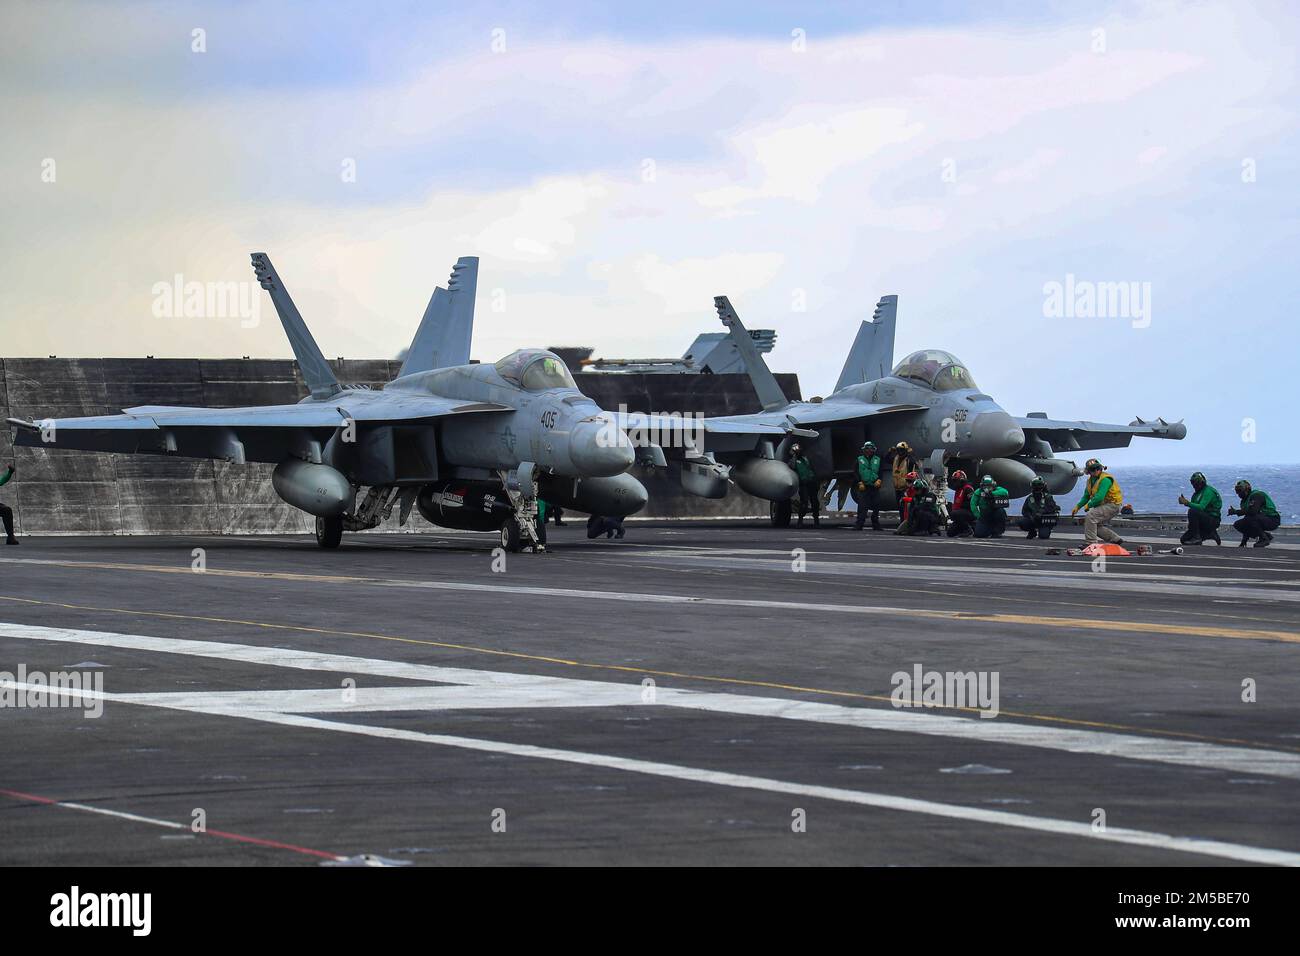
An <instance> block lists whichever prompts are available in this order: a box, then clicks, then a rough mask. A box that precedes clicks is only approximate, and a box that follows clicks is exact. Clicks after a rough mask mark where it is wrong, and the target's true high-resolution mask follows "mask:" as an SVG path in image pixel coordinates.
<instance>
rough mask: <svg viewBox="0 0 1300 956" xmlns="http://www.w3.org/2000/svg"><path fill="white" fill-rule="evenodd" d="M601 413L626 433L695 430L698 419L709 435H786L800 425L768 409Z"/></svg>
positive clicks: (662, 433)
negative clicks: (699, 415)
mask: <svg viewBox="0 0 1300 956" xmlns="http://www.w3.org/2000/svg"><path fill="white" fill-rule="evenodd" d="M601 416H602V417H604V418H608V419H612V420H613V421H614V422H615V423H616V424H617V425H618V427H619V428H621V429H623V430H624V431H625V432H629V433H638V434H655V435H667V434H671V433H674V432H679V431H681V430H683V429H687V430H691V429H695V428H697V427H698V426H697V424H696V423H697V422H702V427H703V430H704V432H705V433H706V434H716V435H786V434H788V433H789V431H790V428H792V427H796V426H794V425H793V423H791V422H788V421H787V420H786V419H785V418H784V417H783V416H780V415H774V414H772V413H768V412H760V413H758V414H755V415H728V416H719V417H714V418H704V419H694V418H685V417H682V416H680V415H648V414H646V413H645V412H610V411H605V412H601ZM777 419H779V421H777ZM629 437H634V435H630V436H629Z"/></svg>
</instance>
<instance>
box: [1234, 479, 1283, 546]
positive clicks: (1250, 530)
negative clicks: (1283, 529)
mask: <svg viewBox="0 0 1300 956" xmlns="http://www.w3.org/2000/svg"><path fill="white" fill-rule="evenodd" d="M1233 491H1235V492H1236V493H1237V497H1238V498H1240V499H1241V507H1240V508H1229V509H1228V514H1230V515H1241V518H1240V520H1238V521H1234V522H1233V524H1232V526H1233V527H1234V528H1236V529H1237V530H1238V531H1240V532H1241V544H1239V545H1237V547H1239V548H1244V547H1245V546H1246V542H1247V541H1249V540H1250V539H1251V538H1257V539H1258V540H1257V541H1256V542H1255V547H1257V548H1267V547H1268V546H1269V545H1270V544H1271V543H1272V541H1273V536H1272V535H1271V534H1269V532H1270V531H1273V530H1274V529H1275V528H1277V526H1278V525H1280V524H1281V523H1282V515H1281V514H1279V513H1278V510H1277V506H1276V505H1275V504H1273V499H1272V498H1270V497H1269V496H1268V495H1267V494H1266V493H1265V492H1263V491H1256V490H1255V489H1254V488H1251V487H1250V482H1249V481H1239V482H1237V484H1236V487H1234V488H1233Z"/></svg>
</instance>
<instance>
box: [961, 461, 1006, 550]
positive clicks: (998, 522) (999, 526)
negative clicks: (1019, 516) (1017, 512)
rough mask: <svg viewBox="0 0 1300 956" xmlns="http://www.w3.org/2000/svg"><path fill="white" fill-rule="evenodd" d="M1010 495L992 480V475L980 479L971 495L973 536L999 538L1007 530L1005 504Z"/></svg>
mask: <svg viewBox="0 0 1300 956" xmlns="http://www.w3.org/2000/svg"><path fill="white" fill-rule="evenodd" d="M1010 500H1011V495H1010V494H1009V493H1008V492H1007V489H1005V488H1003V487H1002V486H1001V485H999V484H998V483H997V482H996V481H994V480H993V476H992V475H985V476H984V477H983V478H981V479H980V486H979V489H978V490H976V492H975V494H973V495H971V499H970V510H971V513H972V514H973V515H975V537H977V538H1000V537H1002V535H1003V533H1004V532H1005V531H1006V530H1007V504H1008V503H1009V502H1010Z"/></svg>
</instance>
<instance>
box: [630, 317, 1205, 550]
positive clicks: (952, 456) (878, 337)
mask: <svg viewBox="0 0 1300 956" xmlns="http://www.w3.org/2000/svg"><path fill="white" fill-rule="evenodd" d="M714 307H715V308H716V309H717V311H718V316H719V317H720V318H721V319H722V323H723V324H724V325H725V326H727V328H728V330H729V333H730V335H731V337H732V340H733V341H734V342H735V345H736V348H737V350H738V351H739V352H740V355H741V356H742V358H743V359H744V362H745V366H746V369H747V371H748V372H749V376H750V379H751V381H752V382H753V384H754V389H755V391H756V392H757V394H758V398H759V401H760V402H761V403H762V405H763V410H762V411H761V412H756V413H754V414H751V415H737V416H729V417H727V418H710V419H705V421H704V428H703V432H704V434H703V439H704V444H706V445H707V447H706V448H704V449H702V450H692V449H688V450H687V452H686V453H685V454H684V456H683V461H682V466H681V467H682V486H683V487H684V488H685V489H686V490H687V491H690V492H692V493H694V494H702V495H704V496H705V497H713V498H716V497H722V496H723V495H725V494H726V490H727V481H728V480H730V481H731V482H734V483H735V484H736V485H737V486H739V487H740V488H741V489H742V490H744V491H747V492H748V493H749V494H751V495H754V496H756V497H759V498H766V499H767V500H768V501H770V502H771V503H772V504H771V516H772V522H773V523H774V524H776V525H778V526H783V525H786V524H789V521H790V499H791V497H792V496H793V495H794V494H795V492H796V491H797V481H796V479H795V477H794V473H793V471H792V470H791V469H790V468H789V467H788V466H787V465H786V463H785V462H786V458H787V455H788V450H789V447H790V445H791V444H792V443H793V442H795V441H798V442H799V444H800V446H801V449H802V450H803V452H804V453H805V454H806V455H807V456H808V458H809V459H810V461H811V462H812V464H813V467H814V468H815V469H816V471H817V474H818V476H819V477H820V478H822V479H829V478H834V479H835V489H836V491H837V492H838V497H839V506H840V507H841V508H842V507H843V506H844V502H845V500H846V498H847V497H848V495H849V494H850V490H851V489H852V488H853V486H854V485H855V484H856V480H855V465H856V460H857V456H858V454H859V450H860V447H861V445H862V443H863V441H865V440H866V439H868V438H870V439H871V440H872V441H874V442H875V443H876V445H877V446H878V447H879V449H880V450H881V451H882V452H883V451H885V450H886V449H888V448H889V447H890V446H892V445H895V444H896V443H898V442H900V441H906V442H907V443H908V445H910V446H911V448H912V451H913V453H914V454H915V455H916V456H917V457H918V458H919V459H921V461H922V464H923V469H924V470H925V471H926V472H928V473H929V474H930V475H932V476H938V477H939V478H940V479H941V480H942V479H946V477H947V474H948V472H949V470H951V469H955V468H962V469H963V470H965V471H966V472H967V474H969V475H976V476H978V475H984V474H989V475H992V476H993V477H994V478H995V479H997V481H998V482H999V484H1001V485H1003V486H1004V487H1005V488H1007V490H1008V491H1009V492H1010V493H1011V495H1012V497H1023V496H1024V495H1027V494H1028V493H1029V484H1030V482H1031V481H1033V479H1034V478H1035V477H1036V476H1041V477H1042V478H1044V479H1045V480H1046V481H1047V484H1048V488H1049V490H1050V491H1051V492H1052V493H1053V494H1066V493H1068V492H1069V491H1070V490H1071V489H1072V488H1073V487H1074V485H1075V482H1076V480H1077V478H1078V477H1079V475H1081V474H1082V472H1081V470H1080V469H1079V468H1078V467H1077V466H1076V465H1075V463H1074V462H1072V461H1066V460H1063V459H1060V458H1057V457H1055V454H1054V453H1055V452H1077V451H1084V450H1091V449H1098V448H1122V447H1126V446H1127V445H1128V444H1129V442H1130V441H1131V440H1132V439H1133V437H1134V436H1140V437H1147V438H1169V439H1181V438H1183V437H1184V436H1185V435H1186V434H1187V427H1186V426H1185V425H1183V423H1182V422H1174V423H1169V422H1166V421H1165V420H1164V419H1156V420H1155V421H1154V422H1148V421H1143V420H1142V419H1140V418H1139V419H1137V420H1136V421H1134V422H1131V423H1130V424H1128V425H1107V424H1099V423H1096V422H1083V421H1059V420H1055V419H1050V418H1048V417H1047V416H1046V414H1044V413H1042V412H1033V413H1031V414H1029V415H1027V416H1025V417H1023V418H1017V417H1013V416H1012V415H1009V414H1008V413H1007V412H1006V411H1005V410H1003V409H1002V407H1001V406H999V405H998V403H997V402H996V401H994V400H993V398H992V397H990V396H989V395H987V394H985V393H984V392H982V391H980V389H979V387H978V386H977V385H976V384H975V380H974V378H973V377H972V376H971V373H970V372H969V371H968V370H967V369H966V367H965V365H963V364H962V362H961V361H960V360H959V359H958V358H957V357H956V356H954V355H952V354H951V353H949V352H945V351H941V350H938V349H924V350H922V351H919V352H913V353H912V354H911V355H909V356H907V357H906V358H904V359H903V360H902V361H901V362H899V363H898V364H897V365H894V364H893V354H894V326H895V322H896V319H897V314H898V296H896V295H887V296H885V297H883V298H882V299H881V300H880V301H879V303H878V304H877V305H876V310H875V313H874V314H873V316H872V319H871V320H870V321H863V323H862V325H861V326H860V327H859V329H858V334H857V338H856V339H855V340H854V342H853V347H852V349H851V350H850V352H849V355H848V359H847V360H846V361H845V363H844V368H843V371H841V373H840V377H839V381H838V382H837V383H836V386H835V391H834V392H833V393H832V394H831V395H829V396H828V397H826V398H825V399H821V398H814V399H812V400H810V401H806V402H791V401H789V400H788V399H787V398H786V396H785V394H784V393H783V392H782V391H781V387H780V385H778V384H777V381H776V378H775V377H774V376H773V375H772V373H771V372H770V371H769V370H768V368H767V365H766V364H765V363H764V362H763V359H762V356H760V355H759V354H758V352H757V350H756V349H755V348H754V346H753V342H752V340H751V338H750V336H749V334H748V332H747V331H746V330H745V327H744V325H742V324H741V321H740V318H739V317H738V316H737V315H736V312H735V309H733V308H732V306H731V303H730V302H729V301H728V300H727V297H726V296H718V297H717V298H715V299H714ZM622 424H627V425H631V426H636V425H637V424H638V422H637V421H635V420H632V421H627V420H624V421H623V422H622ZM757 426H767V427H768V428H769V429H771V430H772V431H773V432H775V433H776V435H779V436H780V437H776V436H774V435H772V434H768V435H755V434H753V433H752V432H746V431H745V430H746V429H753V428H755V427H757ZM693 451H694V452H696V453H692V452H693ZM976 480H978V479H976ZM883 484H884V487H883V488H882V492H883V494H882V496H881V498H882V501H881V504H882V506H884V507H888V506H889V505H891V504H893V488H892V487H891V483H890V482H884V483H883Z"/></svg>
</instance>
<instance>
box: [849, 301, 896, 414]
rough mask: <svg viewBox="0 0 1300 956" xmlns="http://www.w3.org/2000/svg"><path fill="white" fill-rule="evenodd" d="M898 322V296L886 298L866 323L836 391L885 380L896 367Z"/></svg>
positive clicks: (864, 322)
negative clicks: (895, 352)
mask: <svg viewBox="0 0 1300 956" xmlns="http://www.w3.org/2000/svg"><path fill="white" fill-rule="evenodd" d="M897 318H898V296H896V295H885V296H881V297H880V301H879V302H877V303H876V311H875V312H873V313H872V315H871V321H870V322H868V321H866V320H863V322H862V325H860V326H859V327H858V337H857V338H855V339H854V340H853V348H851V349H849V357H848V358H847V359H846V360H845V362H844V369H843V371H841V372H840V380H839V381H838V382H836V383H835V391H837V392H838V391H839V390H840V389H842V388H847V387H848V386H850V385H858V384H860V383H861V382H870V381H872V380H873V379H877V378H884V377H885V376H886V375H888V374H889V372H890V370H891V369H892V368H893V367H894V323H895V320H897Z"/></svg>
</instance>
